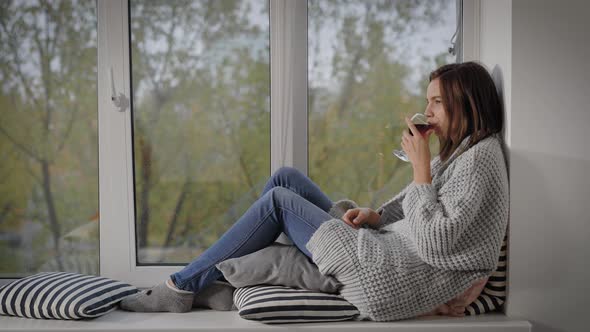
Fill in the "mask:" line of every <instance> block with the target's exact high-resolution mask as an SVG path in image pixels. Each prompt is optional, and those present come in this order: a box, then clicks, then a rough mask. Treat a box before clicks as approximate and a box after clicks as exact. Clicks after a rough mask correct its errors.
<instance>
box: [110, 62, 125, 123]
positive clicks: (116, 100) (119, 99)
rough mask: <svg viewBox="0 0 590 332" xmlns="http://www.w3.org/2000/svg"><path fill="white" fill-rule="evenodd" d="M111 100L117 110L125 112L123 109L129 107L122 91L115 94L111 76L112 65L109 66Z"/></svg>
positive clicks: (113, 81) (113, 80)
mask: <svg viewBox="0 0 590 332" xmlns="http://www.w3.org/2000/svg"><path fill="white" fill-rule="evenodd" d="M110 74H111V100H112V101H113V104H114V105H115V107H117V110H118V111H119V112H125V110H126V109H127V108H128V107H129V98H127V96H125V95H124V94H123V93H121V92H119V95H118V96H117V92H116V91H115V79H114V78H113V67H112V66H111V72H110Z"/></svg>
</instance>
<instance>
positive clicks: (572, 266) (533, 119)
mask: <svg viewBox="0 0 590 332" xmlns="http://www.w3.org/2000/svg"><path fill="white" fill-rule="evenodd" d="M481 8H482V15H481V42H482V43H481V49H480V57H481V59H482V61H483V62H484V63H486V65H488V67H490V68H492V67H493V66H494V65H495V64H499V67H500V68H501V69H502V70H503V76H504V88H505V92H506V94H507V97H508V98H507V123H508V126H509V127H508V131H507V133H506V137H507V145H508V146H509V151H510V152H509V153H510V178H511V188H510V195H511V206H510V209H511V217H510V218H511V219H510V226H509V249H508V255H509V266H508V278H509V288H508V302H507V306H506V314H507V315H509V316H519V317H524V318H527V319H528V320H530V321H531V323H533V329H534V331H568V332H569V331H571V332H573V331H589V330H590V320H589V319H588V318H587V317H588V314H587V313H586V312H587V311H588V310H590V306H587V305H586V304H587V303H588V302H590V301H589V299H590V268H589V266H590V264H589V263H588V262H589V261H590V259H589V258H590V212H589V208H590V180H589V179H588V176H589V171H590V139H589V138H588V137H589V135H588V134H587V133H586V132H587V131H588V130H589V124H590V47H589V46H588V43H590V38H589V37H588V33H589V31H590V24H589V23H587V22H588V13H590V2H586V1H584V0H576V1H574V0H570V1H555V0H553V1H551V0H514V1H511V0H502V1H493V0H482V4H481Z"/></svg>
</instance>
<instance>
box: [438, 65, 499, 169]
mask: <svg viewBox="0 0 590 332" xmlns="http://www.w3.org/2000/svg"><path fill="white" fill-rule="evenodd" d="M435 79H438V80H439V83H440V93H441V98H442V103H443V107H444V109H445V112H446V114H447V117H448V119H449V128H448V137H439V141H440V159H441V160H442V161H446V160H447V159H448V158H449V157H450V156H451V155H452V154H453V152H455V150H457V148H458V147H459V145H460V144H461V142H462V141H463V140H464V139H465V138H466V137H467V136H469V135H471V137H470V139H469V143H468V147H470V146H473V145H475V144H476V143H477V142H479V141H481V140H482V139H484V138H486V137H488V136H489V135H491V134H493V133H498V132H500V131H501V130H502V127H503V125H504V118H503V117H504V110H503V106H502V102H501V101H500V96H499V95H498V92H497V91H496V86H495V85H494V81H493V80H492V77H491V76H490V74H489V73H488V71H487V69H486V68H484V67H483V66H482V65H480V64H478V63H476V62H464V63H453V64H448V65H444V66H442V67H440V68H438V69H436V70H435V71H433V72H432V73H430V81H431V82H432V81H433V80H435Z"/></svg>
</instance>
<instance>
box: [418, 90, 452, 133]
mask: <svg viewBox="0 0 590 332" xmlns="http://www.w3.org/2000/svg"><path fill="white" fill-rule="evenodd" d="M426 101H427V104H426V111H425V112H424V114H425V115H426V117H427V118H428V123H429V124H430V125H431V126H432V128H433V129H434V133H435V134H436V136H438V137H448V128H449V119H448V117H447V112H446V111H445V109H444V107H443V103H442V97H441V94H440V82H439V79H438V78H437V79H434V80H432V81H431V82H430V83H429V84H428V89H426Z"/></svg>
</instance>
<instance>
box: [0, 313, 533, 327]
mask: <svg viewBox="0 0 590 332" xmlns="http://www.w3.org/2000/svg"><path fill="white" fill-rule="evenodd" d="M531 329H532V325H531V324H530V323H529V322H528V321H526V320H524V319H520V318H513V317H506V316H505V315H504V314H487V315H482V316H476V317H464V318H442V317H428V318H422V319H418V320H407V321H398V322H389V323H375V322H356V321H349V322H337V323H308V324H283V325H265V324H262V323H258V322H253V321H248V320H245V319H242V318H240V316H239V315H238V312H237V311H230V312H222V311H212V310H195V311H192V312H190V313H185V314H172V313H155V314H152V313H132V312H125V311H121V310H117V311H114V312H111V313H109V314H107V315H105V316H102V317H99V318H96V319H93V320H89V321H58V320H55V321H54V320H40V319H27V318H18V317H6V316H0V331H19V332H23V331H109V332H110V331H150V332H155V331H166V332H174V331H197V332H205V331H215V332H219V331H252V332H254V331H261V330H262V331H273V330H276V331H284V330H301V331H322V332H331V331H334V332H336V331H338V332H340V331H359V330H368V331H371V332H373V331H389V332H391V331H412V332H420V331H437V332H460V331H487V332H492V331H498V332H500V331H502V332H524V331H527V332H530V331H531Z"/></svg>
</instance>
